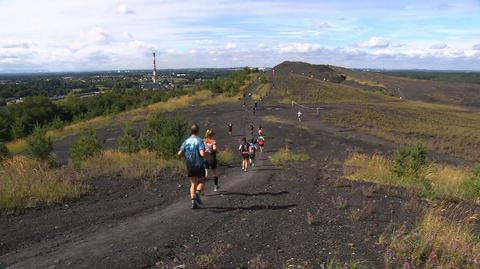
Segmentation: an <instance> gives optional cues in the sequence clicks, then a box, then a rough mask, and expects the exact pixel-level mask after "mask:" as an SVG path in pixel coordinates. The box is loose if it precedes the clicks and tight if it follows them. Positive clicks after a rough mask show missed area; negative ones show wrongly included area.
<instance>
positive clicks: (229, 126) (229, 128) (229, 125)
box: [228, 122, 233, 136]
mask: <svg viewBox="0 0 480 269" xmlns="http://www.w3.org/2000/svg"><path fill="white" fill-rule="evenodd" d="M232 130H233V125H232V123H231V122H230V123H229V124H228V134H229V135H230V136H232Z"/></svg>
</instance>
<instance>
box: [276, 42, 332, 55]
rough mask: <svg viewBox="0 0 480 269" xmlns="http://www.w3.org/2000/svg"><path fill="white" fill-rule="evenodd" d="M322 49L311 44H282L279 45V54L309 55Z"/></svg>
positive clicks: (317, 45)
mask: <svg viewBox="0 0 480 269" xmlns="http://www.w3.org/2000/svg"><path fill="white" fill-rule="evenodd" d="M321 49H322V46H321V45H319V44H312V43H296V42H295V43H282V44H280V45H279V52H280V53H285V54H288V53H310V52H314V51H319V50H321Z"/></svg>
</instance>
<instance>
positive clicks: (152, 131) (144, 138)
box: [140, 112, 188, 158]
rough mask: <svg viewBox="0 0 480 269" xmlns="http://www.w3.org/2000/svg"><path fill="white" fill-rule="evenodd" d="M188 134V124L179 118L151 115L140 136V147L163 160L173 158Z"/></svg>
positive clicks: (159, 114) (158, 114)
mask: <svg viewBox="0 0 480 269" xmlns="http://www.w3.org/2000/svg"><path fill="white" fill-rule="evenodd" d="M187 134H188V123H187V121H186V120H185V119H184V118H182V117H180V116H176V117H165V116H163V115H162V114H161V113H158V112H157V113H153V114H152V115H150V117H149V118H148V121H147V127H146V128H145V131H144V133H143V134H142V135H141V136H140V146H141V147H142V148H143V149H148V150H151V151H154V152H156V153H157V154H158V155H159V156H161V157H163V158H171V157H173V156H174V155H175V154H176V153H177V151H178V149H179V148H180V145H181V144H182V141H183V140H184V139H185V138H186V136H187Z"/></svg>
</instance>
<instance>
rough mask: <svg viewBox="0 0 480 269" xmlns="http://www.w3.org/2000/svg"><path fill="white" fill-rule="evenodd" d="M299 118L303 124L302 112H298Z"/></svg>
mask: <svg viewBox="0 0 480 269" xmlns="http://www.w3.org/2000/svg"><path fill="white" fill-rule="evenodd" d="M297 117H298V121H299V122H301V121H302V112H300V111H298V112H297Z"/></svg>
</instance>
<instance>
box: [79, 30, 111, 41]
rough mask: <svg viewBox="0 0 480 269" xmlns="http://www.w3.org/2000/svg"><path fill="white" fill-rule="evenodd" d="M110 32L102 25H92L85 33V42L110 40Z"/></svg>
mask: <svg viewBox="0 0 480 269" xmlns="http://www.w3.org/2000/svg"><path fill="white" fill-rule="evenodd" d="M109 37H110V36H109V34H108V33H107V32H106V31H105V30H103V29H102V28H100V27H97V26H95V27H92V28H91V29H90V30H88V31H87V32H86V33H85V35H84V38H85V39H84V41H85V42H94V43H106V42H108V41H109Z"/></svg>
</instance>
